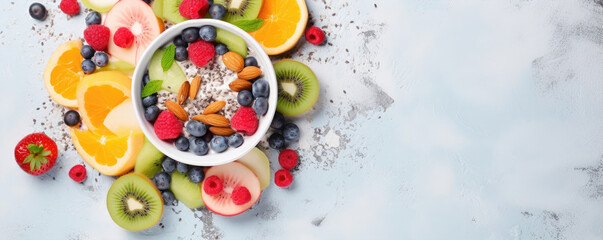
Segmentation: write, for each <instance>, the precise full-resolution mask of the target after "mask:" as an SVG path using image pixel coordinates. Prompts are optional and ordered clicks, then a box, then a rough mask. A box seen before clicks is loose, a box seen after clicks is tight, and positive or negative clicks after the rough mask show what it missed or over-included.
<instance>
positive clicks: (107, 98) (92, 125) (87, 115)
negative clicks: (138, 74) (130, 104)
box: [77, 71, 131, 134]
mask: <svg viewBox="0 0 603 240" xmlns="http://www.w3.org/2000/svg"><path fill="white" fill-rule="evenodd" d="M130 84H131V80H130V78H129V77H128V76H126V75H124V74H123V73H120V72H116V71H103V72H96V73H93V74H90V75H87V76H86V77H84V79H82V81H81V82H80V84H79V85H78V87H77V104H78V109H79V112H80V115H81V116H82V121H83V122H84V123H85V124H86V126H87V127H88V129H90V130H92V131H95V132H97V133H100V134H108V133H110V131H109V129H107V127H106V126H105V125H104V122H105V118H106V117H107V114H109V112H111V110H113V108H115V107H116V106H118V105H120V104H121V103H122V102H123V101H125V100H127V99H129V98H130Z"/></svg>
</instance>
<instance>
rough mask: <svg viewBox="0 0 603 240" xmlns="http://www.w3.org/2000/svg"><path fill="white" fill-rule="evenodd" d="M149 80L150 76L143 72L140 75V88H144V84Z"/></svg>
mask: <svg viewBox="0 0 603 240" xmlns="http://www.w3.org/2000/svg"><path fill="white" fill-rule="evenodd" d="M150 81H151V78H150V77H149V73H145V74H144V76H142V88H144V86H146V85H147V83H149V82H150Z"/></svg>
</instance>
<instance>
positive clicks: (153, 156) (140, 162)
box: [134, 137, 165, 179]
mask: <svg viewBox="0 0 603 240" xmlns="http://www.w3.org/2000/svg"><path fill="white" fill-rule="evenodd" d="M164 156H165V155H163V153H161V152H160V151H159V150H158V149H157V148H156V147H155V146H153V144H152V143H151V142H149V140H148V139H147V138H146V137H145V138H144V143H143V144H142V148H141V149H140V152H138V155H137V156H136V164H135V165H134V172H136V173H141V174H143V175H145V176H147V177H148V178H149V179H151V178H153V176H155V173H157V172H159V171H161V169H162V167H161V161H162V160H163V157H164Z"/></svg>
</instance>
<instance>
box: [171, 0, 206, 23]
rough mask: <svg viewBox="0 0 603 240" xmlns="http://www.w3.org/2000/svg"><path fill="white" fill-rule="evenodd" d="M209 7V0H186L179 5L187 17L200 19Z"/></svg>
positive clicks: (181, 13)
mask: <svg viewBox="0 0 603 240" xmlns="http://www.w3.org/2000/svg"><path fill="white" fill-rule="evenodd" d="M208 8H209V3H208V2H207V0H184V1H182V2H181V3H180V6H178V12H180V15H182V16H183V17H185V18H188V19H198V18H202V17H203V16H205V13H207V9H208Z"/></svg>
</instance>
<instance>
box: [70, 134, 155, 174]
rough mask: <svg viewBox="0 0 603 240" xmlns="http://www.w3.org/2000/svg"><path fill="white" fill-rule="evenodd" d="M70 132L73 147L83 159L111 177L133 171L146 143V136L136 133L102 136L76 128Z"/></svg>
mask: <svg viewBox="0 0 603 240" xmlns="http://www.w3.org/2000/svg"><path fill="white" fill-rule="evenodd" d="M69 132H70V133H71V140H72V141H73V145H74V146H75V149H76V150H77V152H78V153H79V154H80V155H81V156H82V158H84V160H86V162H87V163H88V164H90V166H92V167H93V168H94V169H96V170H98V171H99V172H100V173H102V174H105V175H109V176H117V175H121V174H124V173H126V172H129V171H130V170H132V168H134V163H136V155H138V152H139V151H140V149H141V148H142V144H143V141H144V134H143V133H142V132H134V131H132V132H130V133H129V134H128V135H123V136H117V135H113V134H107V135H102V134H98V133H95V132H93V131H90V130H87V131H86V130H80V129H76V128H69Z"/></svg>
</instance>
